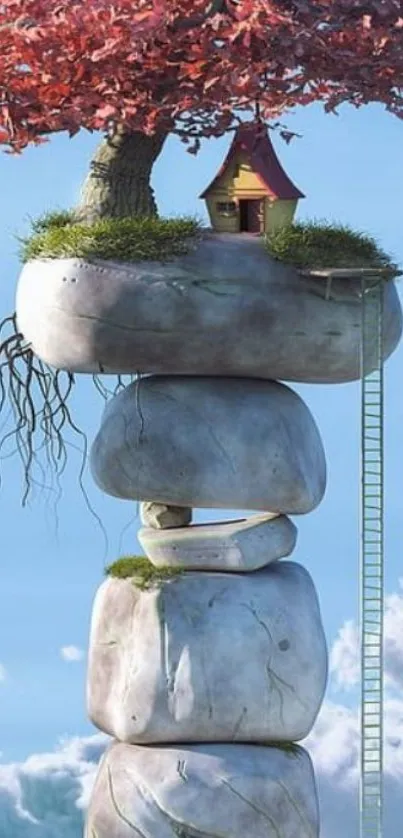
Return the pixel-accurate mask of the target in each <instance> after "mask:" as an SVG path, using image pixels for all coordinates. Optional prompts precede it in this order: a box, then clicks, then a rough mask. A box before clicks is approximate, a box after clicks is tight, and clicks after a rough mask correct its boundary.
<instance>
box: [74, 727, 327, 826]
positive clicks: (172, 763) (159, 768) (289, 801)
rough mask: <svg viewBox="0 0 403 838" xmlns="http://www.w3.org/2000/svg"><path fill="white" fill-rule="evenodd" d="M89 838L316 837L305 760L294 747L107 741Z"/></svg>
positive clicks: (314, 806)
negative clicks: (109, 744)
mask: <svg viewBox="0 0 403 838" xmlns="http://www.w3.org/2000/svg"><path fill="white" fill-rule="evenodd" d="M86 836H88V838H92V836H96V838H112V836H113V838H133V836H138V837H139V838H140V836H142V838H217V836H220V838H245V836H253V838H280V836H281V838H319V815H318V803H317V794H316V787H315V779H314V774H313V769H312V763H311V760H310V757H309V755H308V754H307V752H306V751H305V750H303V749H302V748H300V747H299V746H295V747H294V748H293V749H290V750H281V749H280V748H266V747H262V746H259V745H210V744H209V745H196V746H195V745H193V746H186V747H177V748H175V747H147V748H141V747H139V746H136V745H125V744H121V743H118V742H116V743H113V744H112V745H111V746H110V747H109V748H108V750H107V752H106V754H105V755H104V757H103V759H102V762H101V765H100V768H99V771H98V776H97V779H96V782H95V786H94V790H93V792H92V798H91V801H90V805H89V809H88V814H87V825H86Z"/></svg>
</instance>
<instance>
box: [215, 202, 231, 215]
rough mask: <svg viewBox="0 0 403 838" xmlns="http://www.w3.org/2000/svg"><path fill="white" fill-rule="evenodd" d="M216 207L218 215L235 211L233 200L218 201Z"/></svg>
mask: <svg viewBox="0 0 403 838" xmlns="http://www.w3.org/2000/svg"><path fill="white" fill-rule="evenodd" d="M216 207H217V212H219V213H220V215H234V213H236V203H235V201H218V202H217V204H216Z"/></svg>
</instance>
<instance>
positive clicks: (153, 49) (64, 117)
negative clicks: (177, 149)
mask: <svg viewBox="0 0 403 838" xmlns="http://www.w3.org/2000/svg"><path fill="white" fill-rule="evenodd" d="M402 89H403V3H402V2H400V0H366V2H360V0H318V2H315V0H313V1H312V2H310V0H279V2H270V1H269V0H222V2H220V0H0V143H2V144H5V145H6V146H8V147H9V148H12V149H13V150H15V151H19V150H21V149H22V148H24V147H25V146H26V145H27V144H28V143H30V142H36V143H37V142H41V141H43V139H44V138H45V137H46V135H47V134H49V133H52V132H54V131H62V130H66V131H69V132H70V134H74V133H76V132H77V131H78V130H79V129H80V128H87V129H89V130H96V129H105V128H107V126H108V124H110V123H111V121H112V123H113V124H116V123H119V124H122V125H123V126H125V127H127V128H129V129H131V130H142V131H145V132H146V133H152V132H153V131H154V130H155V129H156V127H161V128H167V129H168V130H173V131H175V132H176V133H177V134H179V135H180V136H182V138H183V139H184V141H185V142H191V141H192V142H194V139H195V138H197V137H200V136H211V135H216V136H217V135H220V134H222V133H224V132H225V131H226V130H228V129H229V128H230V127H231V126H232V125H233V124H234V123H235V122H236V116H234V112H237V113H239V112H242V111H248V110H252V109H254V108H255V103H256V102H257V101H258V102H259V107H260V114H261V116H262V117H263V119H265V120H267V119H272V118H273V117H274V118H275V117H277V116H279V115H280V114H281V113H283V112H284V111H286V110H287V109H289V108H291V107H293V106H294V105H301V104H302V105H305V104H308V103H310V102H313V101H316V100H321V101H323V102H324V104H325V107H326V108H327V109H328V110H332V109H334V108H336V107H337V106H338V105H339V104H341V103H343V102H350V103H352V104H353V105H355V106H360V105H362V104H365V103H368V102H382V103H384V104H385V105H386V107H387V109H388V110H390V111H391V112H392V113H395V114H397V115H398V116H400V117H402V115H403V99H402Z"/></svg>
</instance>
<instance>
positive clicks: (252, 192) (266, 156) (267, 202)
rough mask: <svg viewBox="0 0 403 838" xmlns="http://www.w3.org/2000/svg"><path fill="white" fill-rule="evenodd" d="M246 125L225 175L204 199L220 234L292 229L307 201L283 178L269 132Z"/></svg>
mask: <svg viewBox="0 0 403 838" xmlns="http://www.w3.org/2000/svg"><path fill="white" fill-rule="evenodd" d="M262 127H263V126H261V125H260V124H259V123H251V122H248V123H244V124H243V125H242V126H240V127H239V128H238V130H237V132H236V134H235V136H234V139H233V141H232V145H231V147H230V149H229V152H228V154H227V157H226V159H225V160H224V163H223V165H222V166H221V169H220V170H219V172H218V174H217V175H216V177H215V178H214V180H213V181H212V182H211V183H210V185H209V186H208V187H207V189H205V190H204V192H203V193H202V194H201V195H200V198H203V199H204V200H205V201H206V203H207V209H208V213H209V216H210V221H211V226H212V228H213V230H215V231H216V232H217V233H256V234H259V233H265V232H270V230H273V229H274V228H275V227H280V226H284V225H288V224H291V223H292V220H293V217H294V214H295V210H296V207H297V203H298V200H299V199H300V198H304V197H305V196H304V195H303V194H302V192H300V191H299V189H297V187H296V186H294V184H293V183H292V181H291V180H290V178H289V177H288V175H287V174H286V173H285V171H284V169H283V167H282V165H281V163H280V161H279V159H278V157H277V155H276V152H275V150H274V148H273V145H272V142H271V140H270V137H269V135H268V132H267V130H264V129H263V131H262Z"/></svg>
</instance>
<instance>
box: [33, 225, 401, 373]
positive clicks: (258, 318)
mask: <svg viewBox="0 0 403 838" xmlns="http://www.w3.org/2000/svg"><path fill="white" fill-rule="evenodd" d="M359 291H360V283H359V282H358V283H357V281H352V282H350V281H348V280H347V281H346V280H334V281H333V285H332V292H333V298H332V299H330V300H327V299H325V283H324V281H323V280H310V279H305V278H303V277H302V276H300V275H299V273H298V272H297V271H296V270H295V269H294V268H292V267H290V266H287V265H284V264H282V263H281V262H278V261H275V260H273V259H271V258H270V257H269V255H268V254H267V252H266V251H265V248H264V245H263V242H262V240H261V239H259V238H255V237H251V236H245V235H234V234H232V235H228V234H227V235H217V234H209V235H207V236H206V237H205V238H204V239H203V240H202V241H201V243H200V244H199V245H198V246H197V247H196V248H195V249H194V250H193V251H192V252H191V253H188V254H187V255H184V256H181V257H180V258H177V259H175V260H173V261H172V262H168V263H159V262H139V263H137V264H128V263H112V262H104V261H99V260H92V261H91V262H85V261H83V260H80V259H47V260H43V261H41V260H36V261H32V262H28V263H27V264H26V265H25V266H24V268H23V270H22V273H21V277H20V280H19V285H18V292H17V319H18V328H19V330H20V331H21V332H22V333H23V335H24V337H25V339H26V340H27V341H29V342H30V344H31V348H32V351H33V352H34V353H35V354H36V355H37V356H38V357H39V358H41V359H42V360H43V361H46V362H47V363H49V364H52V365H53V366H54V367H58V368H60V369H68V370H70V371H71V372H91V373H99V372H109V373H136V372H145V373H162V374H164V375H165V374H174V375H214V376H241V377H247V378H264V379H276V378H279V379H285V380H287V379H288V380H290V381H292V380H294V381H306V382H323V383H334V382H342V381H350V380H352V379H355V378H358V377H359V375H360V337H361V302H360V298H359ZM401 329H402V322H401V309H400V303H399V298H398V296H397V292H396V289H395V286H394V284H393V282H385V289H384V356H385V357H388V355H390V353H391V352H393V350H394V349H395V347H396V345H397V343H398V341H399V338H400V335H401Z"/></svg>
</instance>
